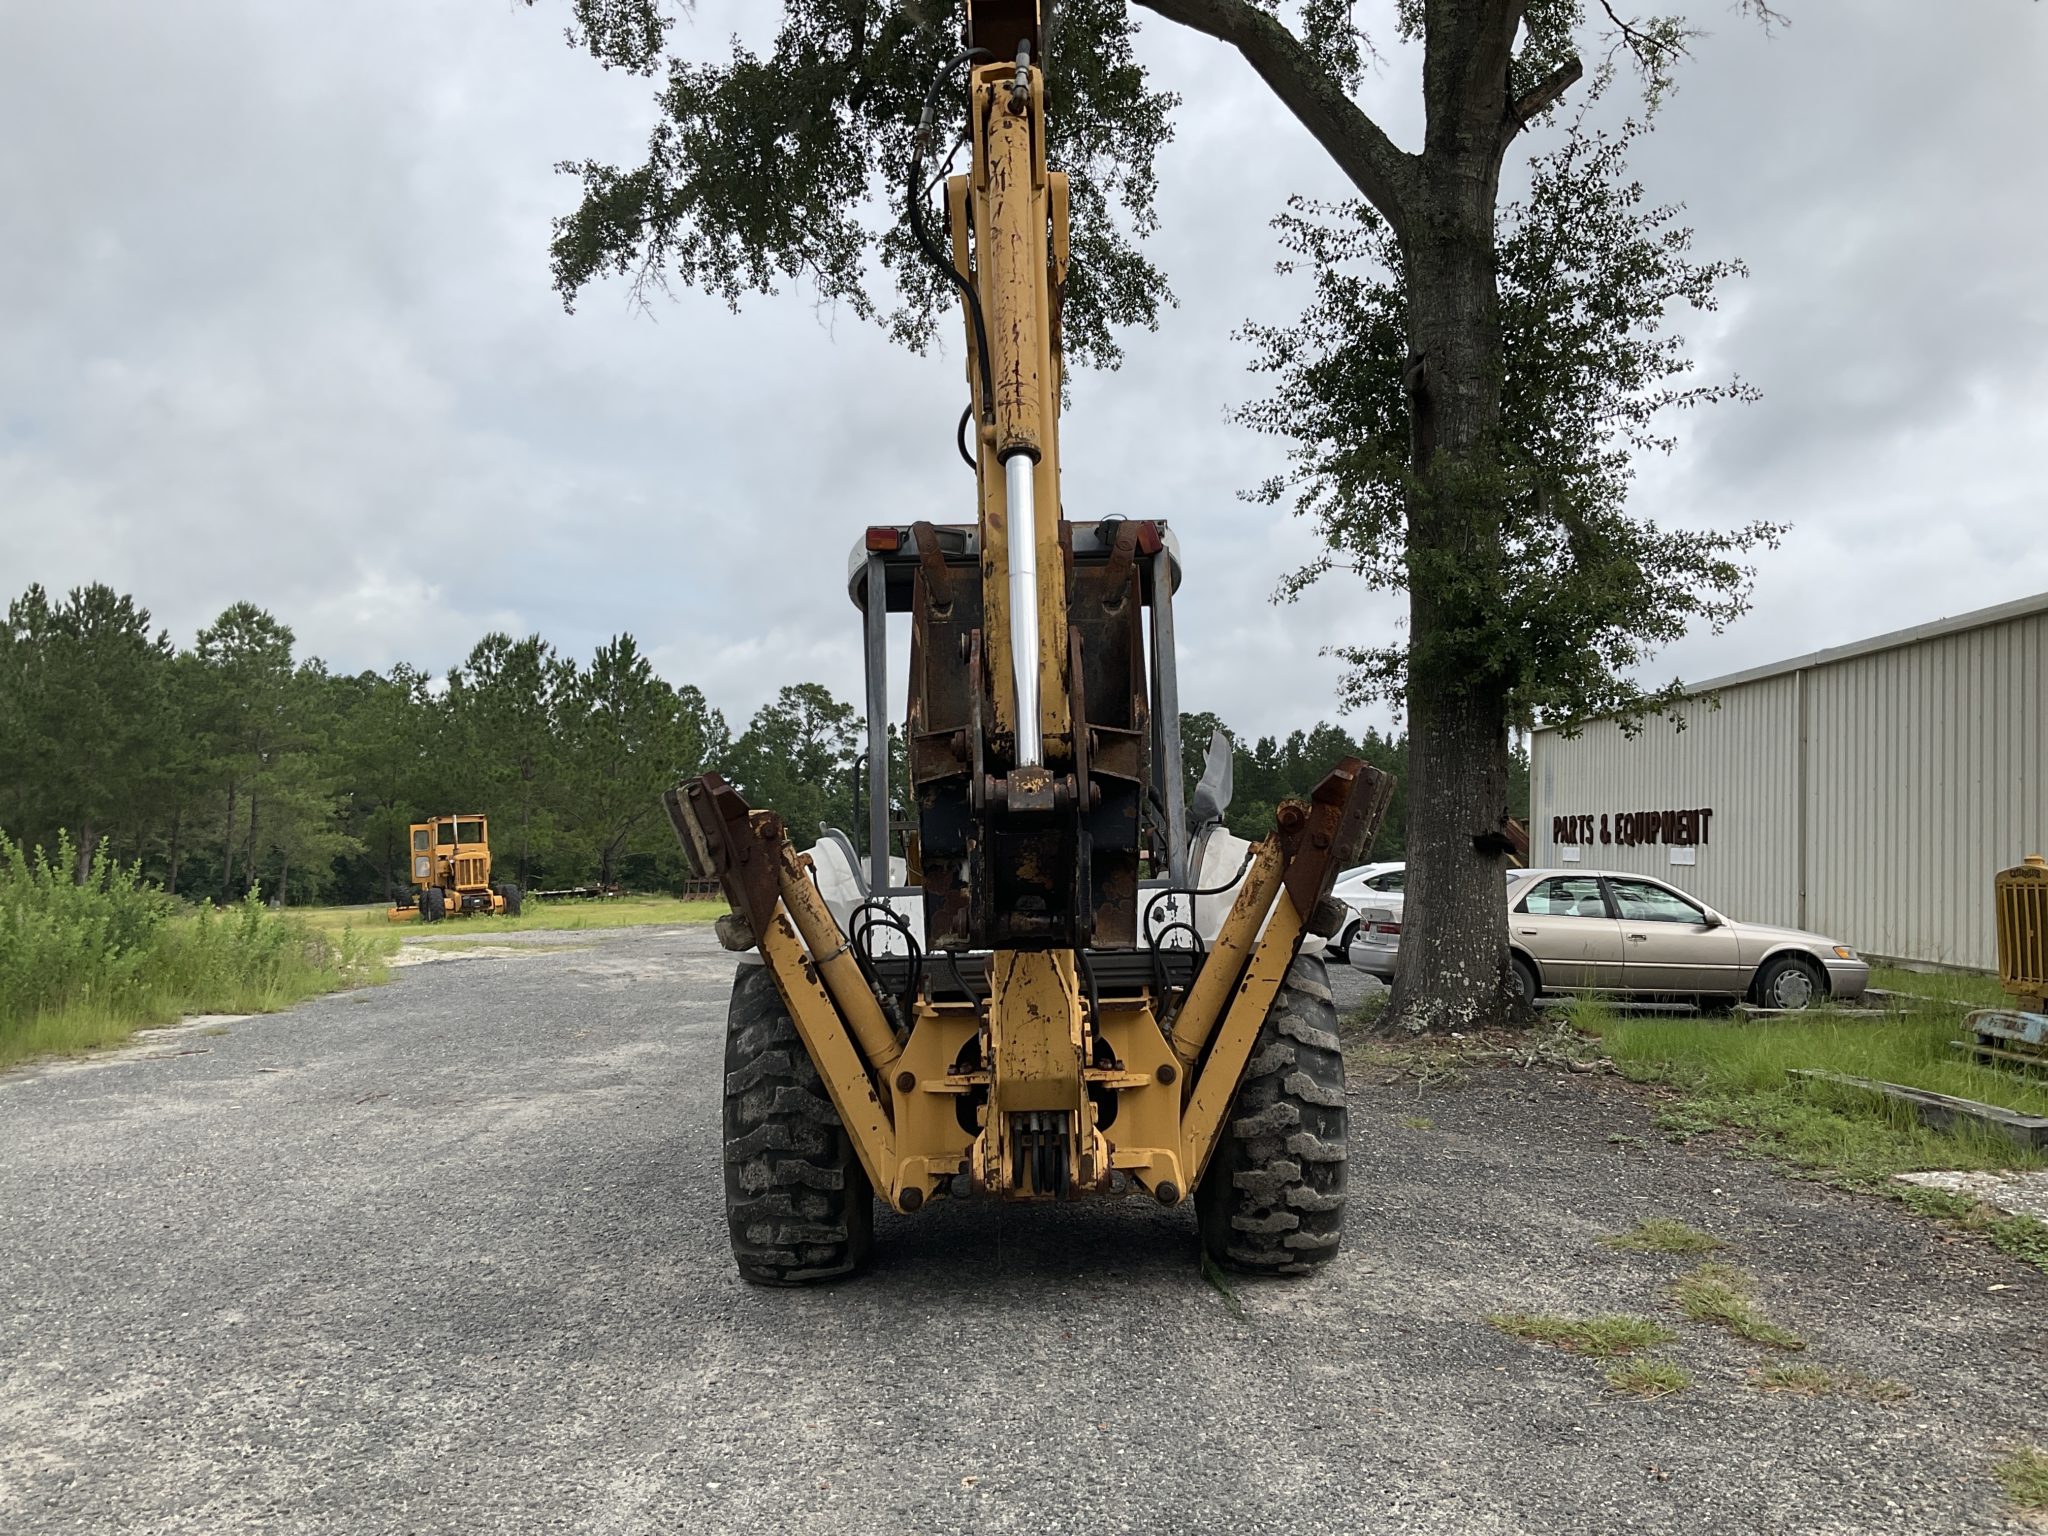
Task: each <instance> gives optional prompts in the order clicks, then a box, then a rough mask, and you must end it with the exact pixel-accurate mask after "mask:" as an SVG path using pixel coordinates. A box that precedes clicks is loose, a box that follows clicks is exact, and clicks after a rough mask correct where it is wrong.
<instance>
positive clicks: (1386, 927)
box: [1372, 923, 1401, 933]
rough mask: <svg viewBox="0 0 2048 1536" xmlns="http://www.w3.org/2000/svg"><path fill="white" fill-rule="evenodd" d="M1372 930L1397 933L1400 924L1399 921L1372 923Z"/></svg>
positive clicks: (1399, 929)
mask: <svg viewBox="0 0 2048 1536" xmlns="http://www.w3.org/2000/svg"><path fill="white" fill-rule="evenodd" d="M1372 931H1373V932H1374V933H1399V932H1400V931H1401V925H1400V924H1399V923H1374V924H1373V925H1372Z"/></svg>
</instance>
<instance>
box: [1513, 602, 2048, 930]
mask: <svg viewBox="0 0 2048 1536" xmlns="http://www.w3.org/2000/svg"><path fill="white" fill-rule="evenodd" d="M2044 687H2048V613H2036V614H2032V615H2030V616H2027V617H2024V618H2020V619H2015V620H2011V621H2007V622H2001V623H1994V624H1987V625H1984V626H1983V627H1980V628H1975V629H1964V630H1959V631H1957V632H1954V633H1949V634H1941V635H1936V636H1933V637H1931V638H1926V639H1921V640H1917V641H1913V642H1911V643H1909V644H1905V645H1901V646H1898V647H1896V648H1893V649H1889V650H1880V651H1875V652H1871V653H1867V654H1862V655H1850V656H1846V657H1842V658H1840V659H1835V660H1826V659H1817V662H1816V664H1815V665H1812V666H1809V667H1804V668H1802V669H1800V670H1796V671H1787V672H1782V673H1778V674H1775V675H1772V676H1766V677H1762V678H1759V679H1757V680H1755V681H1751V682H1743V683H1736V684H1732V685H1729V686H1726V687H1724V688H1723V689H1722V690H1721V692H1720V699H1721V707H1720V708H1719V709H1717V710H1708V709H1704V708H1695V709H1694V710H1692V711H1691V712H1690V714H1689V717H1688V722H1687V728H1686V729H1685V730H1684V731H1674V730H1673V729H1672V728H1671V726H1670V725H1669V723H1667V722H1662V721H1652V722H1650V723H1648V724H1647V725H1645V726H1644V728H1643V731H1642V734H1641V735H1639V736H1638V737H1637V738H1636V739H1635V740H1633V741H1630V740H1628V739H1627V738H1626V737H1624V736H1623V735H1622V734H1621V732H1620V731H1619V730H1617V729H1616V728H1614V727H1613V726H1610V725H1600V726H1594V727H1591V728H1589V729H1588V730H1587V731H1586V733H1585V734H1584V735H1583V736H1580V737H1579V738H1577V739H1576V740H1569V741H1568V740H1565V739H1564V738H1562V737H1560V736H1559V735H1557V733H1555V732H1553V731H1538V732H1537V733H1536V734H1535V736H1534V738H1533V740H1532V743H1531V753H1532V760H1531V765H1530V766H1531V802H1532V803H1531V806H1530V812H1531V820H1532V822H1533V823H1534V825H1533V826H1532V827H1531V829H1530V831H1531V834H1532V838H1533V844H1534V846H1533V849H1532V852H1533V855H1534V858H1535V860H1536V861H1538V862H1541V863H1545V864H1556V863H1561V862H1563V859H1562V850H1561V849H1560V847H1559V846H1558V844H1557V842H1556V840H1555V839H1554V837H1553V835H1552V830H1553V828H1552V818H1553V817H1557V816H1570V815H1592V816H1593V817H1594V818H1595V823H1596V827H1597V824H1598V818H1599V817H1600V816H1601V815H1603V814H1604V815H1608V816H1610V817H1611V816H1612V815H1613V814H1615V813H1618V812H1622V811H1636V810H1687V809H1693V808H1697V807H1701V806H1711V807H1712V808H1713V810H1714V819H1713V823H1712V830H1711V834H1710V839H1711V840H1710V842H1709V843H1708V844H1707V846H1705V847H1702V848H1700V849H1699V850H1698V851H1697V854H1696V857H1697V859H1698V862H1697V864H1695V865H1692V866H1685V865H1676V866H1674V865H1673V864H1672V863H1671V850H1670V849H1668V848H1666V847H1663V846H1661V845H1654V844H1653V845H1646V846H1640V847H1634V848H1625V847H1621V846H1618V845H1613V844H1605V845H1603V844H1601V843H1599V842H1598V841H1597V832H1596V841H1595V842H1594V843H1593V844H1592V845H1591V846H1589V847H1586V848H1584V849H1582V850H1581V854H1580V857H1581V859H1582V861H1583V864H1584V866H1585V867H1588V868H1596V867H1597V868H1609V869H1627V870H1635V871H1639V872H1641V873H1645V874H1654V875H1656V876H1658V877H1659V878H1660V879H1664V880H1668V881H1669V882H1670V883H1671V884H1673V885H1676V886H1679V887H1680V888H1681V889H1684V890H1688V891H1691V892H1693V893H1694V894H1696V895H1698V896H1699V897H1700V898H1701V899H1702V900H1703V901H1706V902H1707V903H1708V904H1710V905H1712V906H1715V907H1720V908H1723V909H1724V910H1726V911H1727V912H1728V913H1729V914H1730V915H1731V916H1733V917H1739V918H1746V919H1749V920H1751V921H1756V922H1776V923H1786V924H1790V925H1793V926H1797V927H1807V928H1814V929H1817V930H1819V931H1820V932H1822V933H1825V934H1828V935H1830V936H1831V937H1835V938H1840V939H1842V940H1844V941H1845V942H1848V943H1852V944H1854V945H1856V946H1857V947H1858V948H1859V949H1864V950H1867V951H1869V952H1870V953H1872V954H1875V955H1883V956H1891V957H1897V958H1901V959H1908V960H1920V961H1929V962H1933V963H1936V964H1945V965H1965V966H1977V967H1982V968H1986V969H1989V968H1991V967H1993V966H1995V965H1996V964H1997V956H1996V953H1995V951H1994V948H1993V938H1992V927H1991V877H1992V875H1993V874H1994V873H1995V872H1996V871H1998V870H2000V869H2002V868H2004V867H2006V866H2007V865H2010V864H2016V863H2018V862H2019V860H2020V858H2021V857H2022V856H2023V855H2025V854H2028V853H2036V852H2048V773H2044V766H2048V710H2044V708H2043V689H2044ZM1802 742H1803V746H1802Z"/></svg>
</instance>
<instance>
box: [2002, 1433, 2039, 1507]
mask: <svg viewBox="0 0 2048 1536" xmlns="http://www.w3.org/2000/svg"><path fill="white" fill-rule="evenodd" d="M1992 1470H1993V1471H1994V1472H1996V1473H1997V1475H1998V1481H1999V1483H2000V1485H2001V1486H2003V1487H2004V1489H2005V1496H2006V1497H2007V1498H2008V1499H2011V1500H2012V1501H2013V1503H2014V1504H2016V1505H2018V1506H2019V1507H2020V1508H2021V1509H2029V1510H2048V1451H2043V1450H2040V1449H2039V1448H2038V1447H2035V1446H2031V1445H2023V1446H2021V1447H2020V1448H2019V1449H2018V1450H2016V1451H2014V1452H2013V1453H2012V1454H2011V1455H2010V1456H2007V1457H2006V1458H2005V1459H2004V1460H2003V1461H2001V1462H1999V1464H1998V1465H1997V1466H1996V1467H1995V1468H1993V1469H1992Z"/></svg>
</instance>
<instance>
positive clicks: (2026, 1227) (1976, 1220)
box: [1893, 1185, 2048, 1269]
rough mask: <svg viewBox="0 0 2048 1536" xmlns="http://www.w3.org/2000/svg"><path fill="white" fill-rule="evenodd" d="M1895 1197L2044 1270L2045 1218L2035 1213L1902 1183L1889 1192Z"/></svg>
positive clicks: (2047, 1264)
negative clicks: (2016, 1212)
mask: <svg viewBox="0 0 2048 1536" xmlns="http://www.w3.org/2000/svg"><path fill="white" fill-rule="evenodd" d="M1893 1194H1894V1196H1895V1198H1897V1199H1899V1200H1903V1201H1904V1202H1905V1203H1906V1204H1907V1205H1909V1206H1911V1207H1912V1208H1913V1209H1914V1210H1916V1211H1918V1212H1919V1213H1920V1214H1921V1215H1923V1216H1933V1217H1937V1218H1939V1219H1940V1220H1942V1221H1945V1222H1948V1223H1949V1224H1950V1225H1951V1226H1954V1227H1958V1228H1960V1229H1961V1230H1963V1231H1965V1232H1974V1233H1976V1234H1978V1235H1979V1236H1981V1237H1984V1238H1987V1239H1988V1240H1989V1241H1990V1243H1991V1245H1992V1246H1993V1247H1994V1248H1997V1249H1998V1250H1999V1251H2000V1252H2002V1253H2009V1254H2011V1255H2012V1256H2013V1257H2014V1258H2016V1259H2023V1260H2025V1261H2026V1262H2027V1263H2029V1264H2032V1265H2033V1266H2034V1267H2035V1268H2037V1269H2048V1221H2042V1220H2041V1219H2040V1218H2039V1217H2035V1216H2018V1215H2008V1214H2007V1213H2006V1212H2004V1211H2001V1210H1998V1209H1997V1208H1996V1207H1994V1206H1989V1205H1986V1204H1985V1203H1984V1202H1983V1201H1981V1200H1978V1199H1974V1198H1973V1197H1971V1196H1969V1195H1958V1194H1952V1193H1950V1192H1949V1191H1948V1190H1945V1189H1922V1188H1919V1187H1917V1186H1912V1185H1909V1186H1906V1187H1904V1188H1901V1189H1895V1190H1894V1191H1893Z"/></svg>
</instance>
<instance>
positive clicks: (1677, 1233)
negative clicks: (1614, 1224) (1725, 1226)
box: [1600, 1137, 1726, 1253]
mask: <svg viewBox="0 0 2048 1536" xmlns="http://www.w3.org/2000/svg"><path fill="white" fill-rule="evenodd" d="M1609 1139H1610V1140H1611V1139H1612V1138H1611V1137H1610V1138H1609ZM1600 1246H1601V1247H1602V1248H1613V1249H1616V1250H1618V1251H1620V1252H1622V1253H1711V1252H1712V1251H1713V1250H1714V1249H1716V1248H1721V1247H1725V1246H1726V1244H1724V1243H1723V1242H1722V1241H1721V1239H1719V1238H1718V1237H1715V1236H1713V1235H1712V1234H1710V1233H1706V1232H1702V1231H1700V1230H1699V1228H1697V1227H1692V1226H1688V1225H1686V1224H1685V1223H1684V1222H1682V1221H1677V1220H1674V1219H1673V1218H1671V1217H1669V1216H1652V1217H1650V1218H1648V1219H1647V1220H1644V1221H1639V1222H1637V1223H1636V1224H1635V1225H1634V1226H1633V1227H1631V1228H1629V1230H1628V1231H1626V1232H1616V1233H1614V1234H1613V1235H1612V1236H1609V1237H1603V1238H1601V1239H1600Z"/></svg>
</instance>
